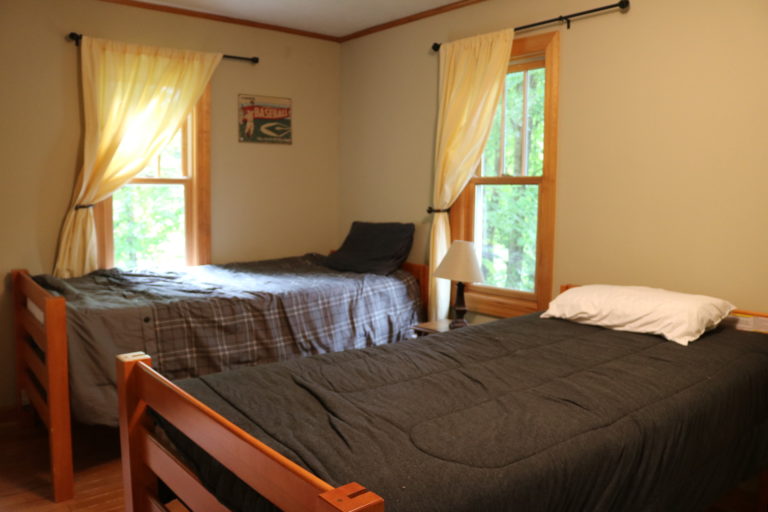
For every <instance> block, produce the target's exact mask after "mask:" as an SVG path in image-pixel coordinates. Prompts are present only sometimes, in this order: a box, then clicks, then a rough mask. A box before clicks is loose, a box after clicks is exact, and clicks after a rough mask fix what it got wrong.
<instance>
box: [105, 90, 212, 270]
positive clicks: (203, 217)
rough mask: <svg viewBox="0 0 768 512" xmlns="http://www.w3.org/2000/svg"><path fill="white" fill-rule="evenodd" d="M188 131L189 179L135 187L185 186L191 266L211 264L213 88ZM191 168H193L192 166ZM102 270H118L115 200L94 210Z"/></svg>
mask: <svg viewBox="0 0 768 512" xmlns="http://www.w3.org/2000/svg"><path fill="white" fill-rule="evenodd" d="M187 126H188V129H186V130H185V132H186V133H184V134H183V136H184V137H185V138H186V139H187V144H186V147H187V151H186V152H185V153H184V154H183V155H182V159H183V161H184V164H185V165H184V168H185V172H186V169H191V168H192V169H194V170H193V172H192V176H191V177H188V178H157V179H156V178H136V179H134V180H132V181H131V183H171V184H184V185H186V187H188V189H187V190H186V191H185V204H184V207H185V212H186V215H185V220H186V224H185V230H186V242H187V247H186V251H187V264H188V265H203V264H206V263H210V262H211V86H210V84H209V85H208V86H207V87H206V88H205V91H204V92H203V94H202V96H201V97H200V100H199V101H198V102H197V105H195V108H194V110H193V112H192V117H191V120H190V123H189V124H188V125H187ZM188 164H189V165H188ZM94 216H95V219H96V235H97V247H98V253H99V258H98V261H99V268H111V267H113V266H114V251H115V248H114V239H113V231H112V229H113V228H112V198H111V197H109V198H107V199H105V200H104V201H101V202H99V203H97V204H96V205H95V206H94Z"/></svg>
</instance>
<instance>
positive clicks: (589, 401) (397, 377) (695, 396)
mask: <svg viewBox="0 0 768 512" xmlns="http://www.w3.org/2000/svg"><path fill="white" fill-rule="evenodd" d="M178 384H179V385H180V386H181V387H182V388H184V389H185V390H187V391H188V392H190V393H191V394H192V395H194V396H196V397H197V398H199V399H200V400H202V401H203V402H204V403H206V404H207V405H209V406H210V407H212V408H213V409H214V410H216V411H217V412H219V413H221V414H222V415H224V416H225V417H227V418H229V419H230V420H232V421H233V422H234V423H235V424H237V425H238V426H240V427H241V428H243V429H245V430H246V431H247V432H249V433H251V434H252V435H254V436H256V437H257V438H258V439H260V440H261V441H263V442H265V443H266V444H267V445H269V446H271V447H272V448H274V449H276V450H278V451H279V452H280V453H282V454H284V455H285V456H287V457H289V458H290V459H292V460H293V461H295V462H296V463H298V464H300V465H301V466H303V467H305V468H306V469H308V470H310V471H312V472H313V473H314V474H316V475H318V476H319V477H321V478H323V479H324V480H326V481H327V482H329V483H330V484H332V485H334V486H338V485H343V484H345V483H348V482H352V481H356V482H359V483H360V484H362V485H364V486H365V487H367V488H368V489H370V490H371V491H373V492H376V493H377V494H379V495H380V496H382V497H383V498H384V499H385V503H386V507H387V510H388V511H390V512H393V511H418V512H438V511H452V512H461V511H467V512H469V511H473V512H474V511H478V510H493V511H505V510H510V511H512V510H514V511H518V512H520V511H523V512H525V511H536V512H546V511H578V510H584V511H619V510H621V511H671V510H674V511H676V512H684V511H698V510H701V509H702V508H704V507H706V506H707V505H709V504H711V503H712V502H713V501H715V500H716V499H717V498H718V497H719V496H720V495H721V494H722V493H723V492H724V491H726V490H728V489H730V488H732V487H733V486H734V485H735V484H736V483H738V482H740V481H741V480H743V479H745V478H747V477H749V476H751V475H754V474H755V473H757V472H758V471H759V470H761V469H765V468H766V467H768V393H766V391H765V390H766V389H768V336H767V335H764V334H758V333H748V332H740V331H735V330H732V329H724V328H720V329H716V330H713V331H711V332H708V333H706V334H705V335H704V336H703V337H702V338H701V339H700V340H698V341H696V342H695V343H692V344H691V345H689V346H688V347H683V346H681V345H678V344H676V343H671V342H667V341H665V340H663V339H662V338H660V337H657V336H653V335H644V334H632V333H627V332H617V331H612V330H607V329H603V328H600V327H592V326H585V325H579V324H575V323H571V322H568V321H565V320H557V319H541V318H539V316H538V315H537V314H534V315H529V316H525V317H520V318H515V319H508V320H501V321H497V322H492V323H488V324H483V325H479V326H472V327H467V328H463V329H459V330H456V331H451V332H448V333H442V334H435V335H431V336H428V337H425V338H420V339H417V340H413V341H406V342H402V343H398V344H394V345H384V346H378V347H373V348H367V349H364V350H353V351H347V352H342V353H333V354H326V355H322V356H313V357H308V358H304V359H300V360H292V361H287V362H280V363H275V364H269V365H264V366H259V367H252V368H243V369H238V370H234V371H229V372H223V373H217V374H211V375H207V376H204V377H201V378H195V379H187V380H182V381H179V382H178ZM166 427H167V430H168V434H169V437H170V438H171V439H172V440H173V442H174V444H175V445H176V448H177V449H178V450H179V451H180V452H181V453H182V454H183V456H184V458H186V459H187V460H189V461H191V464H192V466H193V469H194V470H195V471H196V472H197V474H198V475H199V476H200V477H201V479H202V481H203V483H204V484H205V485H206V486H207V487H208V488H209V489H210V490H211V491H212V492H213V493H214V494H215V495H216V496H217V497H218V498H219V500H220V501H221V502H222V503H224V504H225V505H226V506H228V507H229V508H231V509H232V510H235V511H245V510H269V509H270V504H268V503H265V502H264V500H263V499H262V498H261V497H259V496H258V495H257V494H255V493H254V492H253V491H252V490H251V489H249V488H247V487H246V486H245V485H244V484H243V483H242V482H241V481H239V480H238V479H237V478H236V477H234V476H233V475H232V474H231V473H229V472H228V471H227V470H226V469H224V468H223V467H221V466H220V465H219V464H218V463H217V462H216V461H213V460H211V458H210V457H209V456H208V455H207V454H206V453H205V452H202V451H201V450H200V449H199V448H198V447H197V446H196V445H194V444H192V443H191V442H189V440H187V439H186V438H184V437H183V436H182V435H180V434H179V433H178V431H175V430H174V429H173V428H172V427H170V426H168V425H166Z"/></svg>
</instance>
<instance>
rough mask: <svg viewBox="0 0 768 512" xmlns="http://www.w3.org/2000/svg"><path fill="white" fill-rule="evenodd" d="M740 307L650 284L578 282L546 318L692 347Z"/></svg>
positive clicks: (558, 298) (564, 294) (550, 306)
mask: <svg viewBox="0 0 768 512" xmlns="http://www.w3.org/2000/svg"><path fill="white" fill-rule="evenodd" d="M734 308H735V306H734V305H733V304H731V303H729V302H727V301H724V300H722V299H717V298H714V297H707V296H706V295H691V294H687V293H679V292H671V291H668V290H662V289H659V288H648V287H645V286H614V285H607V284H593V285H586V286H577V287H574V288H570V289H569V290H567V291H565V292H563V293H561V294H560V295H559V296H558V297H557V298H556V299H555V300H553V301H552V302H550V303H549V309H547V311H546V312H544V314H542V315H541V316H542V318H564V319H566V320H572V321H574V322H579V323H582V324H589V325H599V326H602V327H608V328H610V329H616V330H617V331H630V332H641V333H650V334H660V335H662V336H664V337H665V338H666V339H668V340H670V341H674V342H676V343H680V344H681V345H688V343H689V342H691V341H694V340H696V339H698V338H699V336H701V335H702V334H703V333H704V331H706V330H707V329H712V328H714V327H716V326H717V324H719V323H720V321H721V320H722V319H723V318H725V317H726V316H728V313H730V312H731V311H733V309H734Z"/></svg>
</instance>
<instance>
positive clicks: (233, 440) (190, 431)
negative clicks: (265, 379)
mask: <svg viewBox="0 0 768 512" xmlns="http://www.w3.org/2000/svg"><path fill="white" fill-rule="evenodd" d="M139 368H140V371H138V372H136V374H135V376H134V378H135V379H136V387H137V389H138V390H139V393H140V395H141V396H142V397H145V399H146V402H147V405H149V406H150V407H151V408H152V409H154V410H155V411H157V412H158V413H159V414H160V415H161V416H163V417H164V418H165V419H166V420H168V421H169V422H171V423H172V424H173V425H174V426H176V427H177V428H178V429H179V430H181V431H182V432H183V433H184V434H185V435H186V436H187V437H189V438H190V439H191V440H192V441H194V442H195V443H197V444H198V446H200V447H201V448H202V449H204V450H205V451H206V452H208V453H209V454H210V455H211V456H212V457H214V458H215V459H216V460H218V461H219V462H221V463H222V464H223V465H224V466H225V467H227V468H228V469H229V470H230V471H232V472H233V473H235V474H237V475H238V476H239V477H240V478H241V479H242V480H243V481H244V482H245V483H247V484H248V485H250V486H251V487H253V488H254V489H256V491H258V492H259V493H260V494H262V495H263V496H264V497H265V498H267V499H268V500H269V501H271V502H272V503H274V504H275V505H276V506H278V507H280V508H281V509H284V510H302V511H303V510H312V509H313V508H314V506H315V500H316V497H317V495H318V494H320V493H322V492H326V491H329V490H331V489H332V488H333V487H331V486H330V485H328V484H327V483H325V482H323V481H322V480H320V479H319V478H317V477H316V476H314V475H312V474H311V473H309V472H308V471H306V470H305V469H304V468H302V467H300V466H298V465H297V464H294V463H293V462H291V461H290V460H288V459H286V458H285V457H283V456H282V455H280V454H279V453H277V452H275V451H274V450H272V449H271V448H269V447H268V446H266V445H265V444H263V443H261V442H260V441H257V440H255V439H253V438H250V436H247V435H246V434H245V433H244V432H242V430H240V429H239V428H237V427H236V426H234V425H233V424H232V423H230V422H229V421H228V420H226V419H224V418H223V417H221V416H219V415H218V414H216V413H215V412H213V411H212V410H211V409H209V408H208V407H207V406H205V405H204V404H202V403H201V402H199V401H197V400H196V399H194V398H193V397H192V396H190V395H186V393H185V394H184V395H186V396H184V397H183V400H179V399H178V393H177V391H175V390H172V389H171V388H169V387H168V386H167V385H166V384H165V381H164V379H162V377H161V378H159V379H158V378H157V377H159V376H158V375H157V374H156V373H155V372H154V370H151V369H150V368H149V367H146V366H140V367H139ZM193 404H194V405H193ZM204 411H206V412H204ZM217 431H223V433H222V435H216V436H212V435H211V433H213V432H217ZM224 435H226V437H223V436H224ZM254 448H255V449H254ZM242 468H248V471H247V472H244V471H243V469H242Z"/></svg>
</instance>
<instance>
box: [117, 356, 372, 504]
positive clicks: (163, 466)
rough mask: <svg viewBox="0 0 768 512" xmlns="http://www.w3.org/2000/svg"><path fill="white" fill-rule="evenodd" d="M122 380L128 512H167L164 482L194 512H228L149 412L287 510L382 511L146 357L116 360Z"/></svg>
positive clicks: (360, 490)
mask: <svg viewBox="0 0 768 512" xmlns="http://www.w3.org/2000/svg"><path fill="white" fill-rule="evenodd" d="M117 381H118V396H119V400H120V443H121V451H122V464H123V483H124V489H125V500H126V510H127V511H128V512H134V511H135V512H145V511H149V510H160V511H162V510H166V508H165V506H164V505H163V504H162V503H161V502H160V500H159V499H158V497H157V481H158V479H160V480H162V481H163V482H164V483H165V485H167V486H168V487H169V488H170V489H171V490H173V492H174V493H175V494H176V495H177V496H178V497H179V499H180V500H181V501H182V502H183V503H184V504H185V505H186V506H187V507H188V508H190V509H191V510H198V511H206V512H207V511H222V512H224V511H226V510H227V508H225V507H224V506H223V505H222V504H221V503H220V502H219V501H218V500H217V499H216V498H215V497H214V496H213V495H212V494H211V493H210V492H209V491H208V490H207V489H206V488H205V487H204V486H203V485H202V483H201V482H200V481H199V479H198V478H197V477H196V476H195V475H194V474H193V473H192V471H190V470H189V469H188V468H187V467H186V466H185V465H184V463H182V462H181V461H180V460H179V459H178V458H177V457H175V456H174V455H173V454H172V453H171V452H170V451H168V450H167V449H166V448H165V447H164V446H163V445H162V444H160V442H158V441H157V440H156V439H155V438H154V436H153V435H152V420H151V417H150V416H149V415H148V414H147V408H148V407H150V408H152V409H153V410H154V411H155V412H156V413H158V414H159V415H160V416H162V417H163V418H165V419H166V420H167V421H168V422H170V423H172V424H173V425H174V426H175V427H176V428H177V429H179V430H180V431H181V432H183V433H184V434H185V435H186V436H187V437H189V438H190V439H191V440H192V441H194V442H195V443H197V444H198V446H200V447H201V448H202V449H203V450H205V451H206V452H208V453H209V454H210V455H211V456H212V457H214V458H215V459H217V460H218V461H219V462H220V463H222V464H223V465H224V466H225V467H227V468H228V469H229V470H230V471H232V472H233V473H235V474H236V475H237V476H238V477H239V478H240V479H242V480H243V481H244V482H245V483H246V484H248V485H250V486H251V487H252V488H253V489H254V490H256V491H257V492H258V493H260V494H261V495H262V496H264V497H265V498H267V499H268V500H269V501H271V502H272V503H273V504H275V505H276V506H278V507H279V508H280V509H282V510H284V511H286V512H292V511H296V512H310V511H314V512H383V511H384V500H383V499H382V498H381V497H379V496H378V495H376V494H374V493H372V492H370V491H368V490H367V489H365V488H364V487H363V486H361V485H359V484H357V483H350V484H347V485H343V486H341V487H337V488H334V487H333V486H331V485H330V484H328V483H326V482H325V481H323V480H321V479H320V478H318V477H316V476H315V475H313V474H312V473H310V472H309V471H307V470H305V469H304V468H302V467H300V466H298V465H297V464H295V463H294V462H292V461H290V460H288V459H287V458H285V457H284V456H282V455H280V454H279V453H277V452H276V451H274V450H273V449H271V448H270V447H268V446H267V445H265V444H263V443H262V442H260V441H259V440H257V439H255V438H253V437H252V436H250V435H249V434H248V433H246V432H245V431H243V430H242V429H240V428H239V427H237V426H236V425H234V424H233V423H231V422H230V421H228V420H227V419H226V418H224V417H222V416H221V415H219V414H217V413H216V412H214V411H213V410H212V409H210V408H209V407H207V406H206V405H204V404H203V403H202V402H200V401H199V400H197V399H195V398H194V397H192V396H191V395H189V394H188V393H186V392H184V391H183V390H182V389H181V388H179V387H177V386H175V385H174V384H173V383H171V382H170V381H169V380H167V379H166V378H165V377H163V376H161V375H160V374H159V373H157V372H156V371H154V370H153V369H152V368H151V359H150V357H149V356H147V355H146V354H144V353H143V352H135V353H131V354H122V355H120V356H118V358H117Z"/></svg>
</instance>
